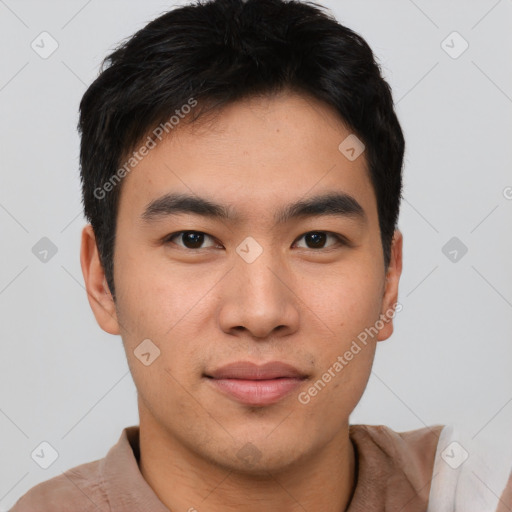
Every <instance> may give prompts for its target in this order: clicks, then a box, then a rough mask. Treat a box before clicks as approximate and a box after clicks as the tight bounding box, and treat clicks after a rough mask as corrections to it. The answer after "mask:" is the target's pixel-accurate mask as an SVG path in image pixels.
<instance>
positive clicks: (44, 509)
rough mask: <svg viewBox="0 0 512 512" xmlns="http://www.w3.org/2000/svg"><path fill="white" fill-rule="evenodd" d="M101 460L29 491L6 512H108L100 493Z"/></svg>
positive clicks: (84, 465)
mask: <svg viewBox="0 0 512 512" xmlns="http://www.w3.org/2000/svg"><path fill="white" fill-rule="evenodd" d="M103 460H104V459H100V460H96V461H93V462H88V463H86V464H82V465H80V466H76V467H74V468H71V469H69V470H67V471H65V472H64V473H62V474H61V475H58V476H56V477H54V478H51V479H49V480H46V481H44V482H41V483H39V484H37V485H35V486H34V487H32V488H31V489H30V490H29V491H28V492H27V493H25V494H24V495H23V496H22V497H21V498H19V499H18V501H17V502H16V503H15V504H14V507H13V508H12V509H11V510H10V512H34V511H36V510H37V512H65V511H66V512H68V511H69V510H76V511H77V512H78V511H80V512H89V511H90V512H92V511H94V512H108V511H109V510H110V507H109V506H108V504H106V503H105V496H104V494H103V490H102V478H101V465H102V461H103Z"/></svg>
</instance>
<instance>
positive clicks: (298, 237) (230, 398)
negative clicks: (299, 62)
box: [82, 93, 402, 471]
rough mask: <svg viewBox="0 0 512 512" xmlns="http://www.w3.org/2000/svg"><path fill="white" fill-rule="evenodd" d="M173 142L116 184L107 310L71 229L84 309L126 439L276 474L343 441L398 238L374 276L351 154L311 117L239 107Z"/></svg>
mask: <svg viewBox="0 0 512 512" xmlns="http://www.w3.org/2000/svg"><path fill="white" fill-rule="evenodd" d="M178 128H179V129H176V130H175V131H173V132H172V137H168V138H167V139H163V141H162V142H160V143H158V145H157V146H156V147H155V148H153V149H152V150H151V151H150V152H149V153H148V155H147V156H145V157H144V159H143V160H142V161H141V162H140V163H139V164H138V165H137V166H136V167H135V168H134V170H133V171H132V172H131V173H130V174H129V175H128V176H127V177H126V178H125V181H124V182H123V188H122V193H121V196H120V204H119V211H118V218H117V234H116V235H117V236H116V243H115V255H114V281H115V285H116V302H115V304H114V302H112V299H111V297H110V295H109V294H108V293H105V291H104V290H103V288H102V287H104V286H105V282H104V276H103V274H102V273H101V268H100V266H99V264H98V263H97V262H98V259H97V252H96V249H95V245H94V244H93V243H91V240H92V238H91V231H90V229H89V230H88V228H86V229H85V230H84V239H83V246H82V266H83V268H84V276H85V278H86V283H87V286H88V290H89V295H90V297H95V299H92V298H91V299H90V300H91V306H92V307H93V309H94V312H95V315H96V318H97V320H98V322H99V323H100V325H101V326H102V328H103V329H104V330H106V331H107V332H111V333H113V334H117V333H120V334H121V336H122V339H123V344H124V347H125V349H126V355H127V359H128V363H129V366H130V369H131V372H132V375H133V378H134V381H135V384H136V387H137V389H138V394H139V412H140V424H141V429H142V428H144V426H147V427H148V428H150V427H151V428H152V429H153V430H154V431H155V432H157V431H158V432H160V433H165V436H166V437H167V439H168V440H169V442H171V441H172V442H175V443H177V444H179V445H180V446H182V447H184V449H186V450H188V451H190V452H191V453H194V454H195V455H196V456H198V457H201V458H203V459H205V460H209V461H213V462H215V463H216V464H218V465H220V466H223V467H225V468H229V469H235V470H237V471H258V470H261V468H264V469H266V470H273V471H277V470H279V469H282V468H285V467H286V466H288V465H289V464H292V463H293V462H294V461H297V460H299V459H301V458H304V457H307V456H310V455H311V454H314V453H318V452H320V451H322V450H324V449H326V448H327V447H328V446H329V444H330V443H332V442H334V441H335V439H336V438H337V437H338V436H346V435H347V431H348V430H347V429H348V422H349V415H350V413H351V412H352V410H353V409H354V407H355V405H356V404H357V402H358V401H359V399H360V397H361V395H362V393H363V391H364V388H365V386H366V383H367V380H368V377H369V374H370V371H371V365H372V361H373V357H374V351H375V346H376V342H377V341H379V340H383V339H386V338H387V337H389V336H390V335H391V333H392V321H391V320H390V318H392V315H391V316H390V312H392V308H393V306H394V305H395V303H396V300H397V293H398V280H399V276H400V272H401V242H402V240H401V235H400V233H399V232H398V231H397V232H396V236H395V239H394V242H393V248H392V258H391V264H390V267H389V269H388V272H386V270H385V269H384V261H383V253H382V246H381V241H380V232H379V223H378V217H377V204H376V196H375V193H374V191H373V188H372V186H371V183H370V180H369V176H368V172H367V169H366V161H365V158H364V153H363V154H362V155H361V156H360V157H358V158H356V159H355V160H349V159H348V158H347V157H346V156H345V155H344V154H343V153H342V152H340V150H339V149H338V147H339V145H340V143H341V142H342V141H343V140H344V139H346V137H348V136H349V135H350V133H351V132H350V131H349V130H347V128H346V127H345V126H344V124H343V123H342V122H341V120H340V119H339V118H338V116H337V114H336V113H335V112H334V111H333V110H331V109H330V107H328V106H326V105H324V104H322V103H321V102H318V101H316V100H314V99H311V98H308V97H305V96H300V95H297V94H293V93H282V94H280V95H278V96H275V97H273V98H264V99H262V98H252V99H250V100H244V101H243V102H238V103H236V104H233V105H231V106H229V107H226V108H225V109H224V110H223V111H222V112H221V113H220V115H219V116H218V117H217V118H216V119H215V120H213V121H211V122H209V123H207V124H203V125H201V124H197V125H186V124H183V125H182V126H179V127H178ZM176 194H180V195H182V196H181V199H183V196H184V195H187V196H191V198H192V199H188V200H182V201H180V200H177V198H176V196H175V195H176ZM348 196H350V197H348ZM326 198H328V199H330V202H329V201H327V202H326V201H325V199H326ZM178 199H179V198H178ZM199 200H204V201H208V202H209V203H215V205H217V207H216V208H213V207H212V205H211V204H210V205H209V207H208V205H206V206H205V205H204V204H203V205H201V204H198V202H199ZM299 201H300V202H302V203H303V204H302V205H300V204H299V205H298V206H296V207H295V208H293V209H292V208H289V205H292V204H294V203H298V202H299ZM305 203H312V205H310V207H309V208H308V207H306V206H305ZM314 205H316V207H315V206H314ZM201 206H202V207H201ZM301 206H302V208H301ZM100 284H101V286H100ZM100 289H101V290H100ZM107 292H108V290H107ZM383 315H385V318H386V321H384V322H382V319H383ZM379 319H380V320H381V321H380V322H379ZM382 324H384V325H382ZM376 325H377V326H378V327H380V329H379V332H378V334H377V335H373V337H372V336H371V335H368V334H366V340H365V342H364V343H363V339H364V338H365V335H364V334H363V333H364V332H365V329H369V328H373V329H374V330H373V331H372V332H373V333H374V332H375V326H376ZM366 333H368V330H367V331H366ZM144 340H150V341H144ZM143 341H144V343H143V344H142V345H141V343H142V342H143ZM354 343H355V344H354ZM356 347H358V348H356ZM240 362H242V363H248V364H247V366H244V365H243V364H239V363H240ZM250 363H252V366H251V365H250ZM267 363H269V364H268V365H267V366H266V367H265V366H264V367H263V368H261V366H262V365H265V364H267ZM230 364H234V366H232V367H231V369H229V368H228V369H225V370H223V369H222V367H224V366H225V365H230ZM286 365H288V366H286ZM248 458H249V459H250V460H252V462H253V464H250V465H248V464H247V460H248Z"/></svg>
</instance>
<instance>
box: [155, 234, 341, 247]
mask: <svg viewBox="0 0 512 512" xmlns="http://www.w3.org/2000/svg"><path fill="white" fill-rule="evenodd" d="M184 233H195V234H199V235H206V236H207V237H210V238H211V239H212V240H215V238H214V237H213V236H211V235H208V234H207V233H204V232H203V231H194V230H185V231H176V232H174V233H171V234H170V235H167V236H166V237H165V238H164V239H163V242H164V243H166V244H169V243H173V242H172V239H173V238H175V237H177V236H180V235H183V234H184ZM313 233H315V234H316V233H321V234H326V235H328V236H329V235H330V236H332V237H333V238H335V239H336V242H337V245H341V246H350V242H349V241H348V240H347V239H346V238H345V237H344V236H342V235H339V234H337V233H333V232H331V231H307V232H306V233H303V234H302V235H301V236H300V237H298V238H297V239H296V241H297V240H300V239H301V238H303V237H305V236H306V235H310V234H313ZM294 243H295V242H294ZM175 245H178V244H175ZM219 245H220V244H219ZM179 247H180V248H181V249H184V250H188V251H195V252H198V251H201V250H204V249H210V248H211V247H199V248H197V249H191V248H189V247H184V246H180V245H179ZM333 247H336V244H334V246H330V247H321V248H319V249H313V248H310V247H301V249H310V250H312V251H315V252H319V251H322V250H329V249H332V248H333Z"/></svg>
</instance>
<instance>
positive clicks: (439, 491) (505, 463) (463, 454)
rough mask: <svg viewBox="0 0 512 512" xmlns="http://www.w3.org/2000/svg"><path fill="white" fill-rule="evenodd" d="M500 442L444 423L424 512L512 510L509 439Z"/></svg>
mask: <svg viewBox="0 0 512 512" xmlns="http://www.w3.org/2000/svg"><path fill="white" fill-rule="evenodd" d="M501 441H502V442H500V440H499V439H496V440H495V442H491V440H490V439H489V438H487V439H486V438H482V437H477V436H476V435H473V436H471V435H470V433H469V432H468V431H467V429H465V428H464V427H462V426H460V425H447V426H446V427H445V428H444V429H443V431H442V435H441V437H440V440H439V445H438V449H437V452H436V460H435V465H434V472H433V475H432V487H431V492H430V500H429V509H428V512H434V511H435V512H447V511H457V512H458V511H464V512H480V511H482V510H485V511H492V512H494V511H497V512H501V511H505V510H507V511H508V510H512V477H511V471H512V452H511V450H510V442H509V441H508V440H501Z"/></svg>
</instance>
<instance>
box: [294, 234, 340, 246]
mask: <svg viewBox="0 0 512 512" xmlns="http://www.w3.org/2000/svg"><path fill="white" fill-rule="evenodd" d="M329 237H331V239H334V241H335V243H334V244H331V245H328V246H327V247H326V246H325V244H326V241H327V240H328V239H329ZM301 238H304V240H305V242H306V249H326V248H329V247H333V246H335V245H336V244H341V245H345V242H344V239H343V238H342V237H341V236H339V235H336V234H335V233H329V232H327V231H310V232H309V233H305V234H304V235H302V236H301Z"/></svg>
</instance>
